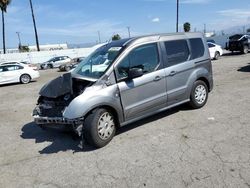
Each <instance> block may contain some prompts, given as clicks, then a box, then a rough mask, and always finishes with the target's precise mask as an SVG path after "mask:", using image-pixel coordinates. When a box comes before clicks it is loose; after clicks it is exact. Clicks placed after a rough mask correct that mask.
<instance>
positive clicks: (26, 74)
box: [0, 64, 40, 85]
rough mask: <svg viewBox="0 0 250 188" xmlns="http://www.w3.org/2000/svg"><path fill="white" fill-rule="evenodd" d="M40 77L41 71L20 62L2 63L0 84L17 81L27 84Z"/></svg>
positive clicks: (0, 66)
mask: <svg viewBox="0 0 250 188" xmlns="http://www.w3.org/2000/svg"><path fill="white" fill-rule="evenodd" d="M39 77H40V74H39V72H38V71H36V70H33V69H32V68H31V67H29V66H22V65H20V64H5V65H0V85H1V84H9V83H17V82H21V83H23V84H27V83H29V82H30V81H31V80H34V79H36V78H39Z"/></svg>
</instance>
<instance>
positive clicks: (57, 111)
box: [33, 73, 95, 124]
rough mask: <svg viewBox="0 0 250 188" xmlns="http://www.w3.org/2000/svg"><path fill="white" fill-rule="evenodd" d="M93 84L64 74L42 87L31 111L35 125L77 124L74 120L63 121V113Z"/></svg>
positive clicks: (69, 74)
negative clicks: (35, 104)
mask: <svg viewBox="0 0 250 188" xmlns="http://www.w3.org/2000/svg"><path fill="white" fill-rule="evenodd" d="M94 83H95V82H93V81H88V80H83V79H78V78H74V77H72V75H71V73H66V74H64V75H62V76H60V77H58V78H56V79H54V80H52V81H51V82H49V83H48V84H46V85H44V86H43V87H42V89H41V90H40V92H39V94H40V97H39V98H38V101H37V106H36V108H35V109H34V111H33V116H34V117H35V121H36V123H37V124H52V123H54V124H78V123H79V122H77V121H76V120H75V121H74V122H73V121H70V120H66V119H64V118H63V115H62V114H63V111H64V109H65V108H66V107H67V106H68V105H69V104H70V102H71V101H72V100H73V99H74V98H76V97H77V96H79V95H81V94H82V93H83V92H84V91H85V89H86V88H87V87H90V86H91V85H93V84H94ZM36 117H37V118H36Z"/></svg>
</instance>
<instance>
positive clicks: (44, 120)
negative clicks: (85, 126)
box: [33, 115, 81, 125]
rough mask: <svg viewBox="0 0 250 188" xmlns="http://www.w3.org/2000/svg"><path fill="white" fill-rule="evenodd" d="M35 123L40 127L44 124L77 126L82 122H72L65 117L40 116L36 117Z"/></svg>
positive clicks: (78, 120)
mask: <svg viewBox="0 0 250 188" xmlns="http://www.w3.org/2000/svg"><path fill="white" fill-rule="evenodd" d="M33 117H34V121H35V123H36V124H38V125H43V124H62V125H76V124H80V123H81V120H80V119H77V120H70V119H66V118H63V117H40V116H38V115H34V116H33Z"/></svg>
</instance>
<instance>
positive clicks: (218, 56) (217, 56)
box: [214, 52, 220, 60]
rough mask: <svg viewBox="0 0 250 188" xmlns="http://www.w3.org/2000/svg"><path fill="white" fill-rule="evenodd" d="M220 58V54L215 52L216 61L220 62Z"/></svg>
mask: <svg viewBox="0 0 250 188" xmlns="http://www.w3.org/2000/svg"><path fill="white" fill-rule="evenodd" d="M219 58H220V52H215V55H214V59H215V60H218V59H219Z"/></svg>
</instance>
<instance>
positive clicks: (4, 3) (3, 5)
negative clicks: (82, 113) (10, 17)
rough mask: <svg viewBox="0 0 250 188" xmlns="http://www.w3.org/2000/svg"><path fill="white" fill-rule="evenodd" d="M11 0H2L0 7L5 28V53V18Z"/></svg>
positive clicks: (4, 50)
mask: <svg viewBox="0 0 250 188" xmlns="http://www.w3.org/2000/svg"><path fill="white" fill-rule="evenodd" d="M10 2H11V0H0V8H1V11H2V28H3V53H4V54H5V53H6V47H5V20H4V13H6V12H7V7H8V5H9V4H10Z"/></svg>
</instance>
